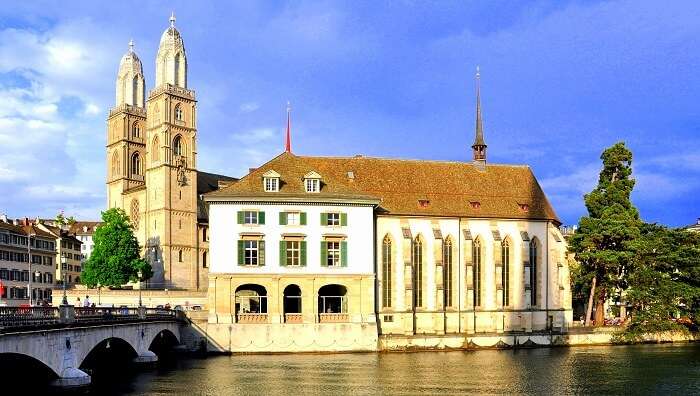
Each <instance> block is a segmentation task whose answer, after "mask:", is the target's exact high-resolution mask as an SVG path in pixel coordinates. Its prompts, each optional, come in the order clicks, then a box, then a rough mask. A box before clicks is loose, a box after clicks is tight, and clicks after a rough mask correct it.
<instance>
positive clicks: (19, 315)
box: [0, 307, 60, 329]
mask: <svg viewBox="0 0 700 396" xmlns="http://www.w3.org/2000/svg"><path fill="white" fill-rule="evenodd" d="M59 319H60V318H59V312H58V308H55V307H0V328H9V329H11V328H18V327H38V326H50V325H55V324H57V323H59Z"/></svg>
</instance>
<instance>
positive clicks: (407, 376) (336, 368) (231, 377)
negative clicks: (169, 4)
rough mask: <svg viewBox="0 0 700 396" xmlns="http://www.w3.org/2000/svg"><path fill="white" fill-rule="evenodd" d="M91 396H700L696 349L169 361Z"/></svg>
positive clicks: (113, 381)
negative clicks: (453, 395) (621, 395)
mask: <svg viewBox="0 0 700 396" xmlns="http://www.w3.org/2000/svg"><path fill="white" fill-rule="evenodd" d="M164 366H165V367H163V366H161V367H159V368H155V369H151V370H150V371H146V372H143V371H141V372H132V373H121V374H119V375H118V376H116V377H115V376H113V375H112V376H110V377H109V379H106V378H104V379H101V378H95V379H96V382H97V383H96V384H95V385H94V386H93V389H92V390H91V391H90V393H91V394H100V395H108V394H133V395H169V396H175V395H234V394H235V395H257V396H260V395H288V396H292V395H304V396H316V395H366V394H367V395H370V394H371V395H378V394H383V395H416V394H425V395H430V394H435V395H437V394H440V395H452V394H467V393H481V394H532V395H550V394H594V393H595V394H635V395H639V394H684V395H691V394H696V395H697V394H700V345H698V344H685V345H640V346H616V347H578V348H542V349H527V350H523V349H521V350H516V351H513V350H502V351H496V350H493V351H492V350H487V351H474V352H418V353H382V354H338V355H234V356H215V357H208V358H205V359H204V358H203V359H191V358H187V359H183V358H182V357H180V358H178V359H177V360H176V361H173V362H171V363H170V364H167V365H164Z"/></svg>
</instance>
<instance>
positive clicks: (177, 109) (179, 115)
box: [175, 104, 183, 121]
mask: <svg viewBox="0 0 700 396" xmlns="http://www.w3.org/2000/svg"><path fill="white" fill-rule="evenodd" d="M175 119H176V120H178V121H182V120H183V114H182V106H180V105H179V104H178V105H177V106H175Z"/></svg>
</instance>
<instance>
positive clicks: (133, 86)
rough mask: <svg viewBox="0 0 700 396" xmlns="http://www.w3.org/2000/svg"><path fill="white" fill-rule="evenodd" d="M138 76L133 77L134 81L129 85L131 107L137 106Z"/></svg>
mask: <svg viewBox="0 0 700 396" xmlns="http://www.w3.org/2000/svg"><path fill="white" fill-rule="evenodd" d="M138 92H139V76H134V80H133V81H132V83H131V104H132V105H133V106H138V105H139V101H138V100H139V96H138Z"/></svg>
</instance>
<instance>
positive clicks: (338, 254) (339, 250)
mask: <svg viewBox="0 0 700 396" xmlns="http://www.w3.org/2000/svg"><path fill="white" fill-rule="evenodd" d="M321 266H322V267H347V266H348V243H347V241H340V242H338V241H321Z"/></svg>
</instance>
